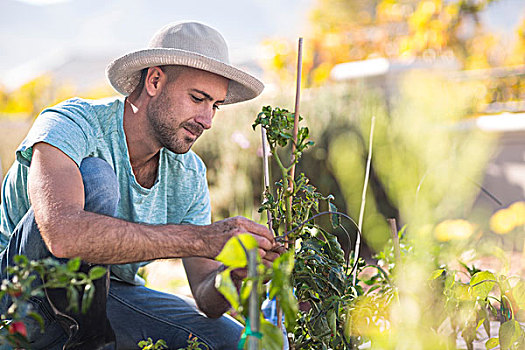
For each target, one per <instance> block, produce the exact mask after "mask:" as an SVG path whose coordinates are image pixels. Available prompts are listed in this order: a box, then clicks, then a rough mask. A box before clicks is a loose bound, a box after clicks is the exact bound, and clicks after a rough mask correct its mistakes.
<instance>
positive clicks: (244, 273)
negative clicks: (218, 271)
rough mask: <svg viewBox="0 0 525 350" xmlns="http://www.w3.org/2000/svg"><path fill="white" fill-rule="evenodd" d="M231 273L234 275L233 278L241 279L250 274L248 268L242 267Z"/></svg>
mask: <svg viewBox="0 0 525 350" xmlns="http://www.w3.org/2000/svg"><path fill="white" fill-rule="evenodd" d="M231 275H232V278H236V279H240V280H242V279H245V278H246V276H248V269H246V268H240V269H235V270H232V272H231Z"/></svg>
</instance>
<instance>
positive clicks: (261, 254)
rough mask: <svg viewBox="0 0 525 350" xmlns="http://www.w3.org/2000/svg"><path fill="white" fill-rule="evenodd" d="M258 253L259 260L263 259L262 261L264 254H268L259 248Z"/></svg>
mask: <svg viewBox="0 0 525 350" xmlns="http://www.w3.org/2000/svg"><path fill="white" fill-rule="evenodd" d="M258 251H259V256H260V257H261V258H263V259H264V257H265V256H266V254H268V252H267V251H266V250H264V249H261V248H259V249H258Z"/></svg>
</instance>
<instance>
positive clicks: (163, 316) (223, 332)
mask: <svg viewBox="0 0 525 350" xmlns="http://www.w3.org/2000/svg"><path fill="white" fill-rule="evenodd" d="M80 171H81V174H82V179H83V182H84V192H85V199H86V200H85V210H88V211H92V212H96V213H100V214H103V215H109V216H113V215H114V213H115V211H116V208H117V203H118V200H119V190H118V181H117V179H116V176H115V173H114V171H113V169H112V168H111V166H109V164H107V163H106V162H105V161H103V160H101V159H98V158H86V159H84V160H83V161H82V163H81V166H80ZM100 234H103V232H101V233H100ZM72 239H74V237H72ZM17 254H24V255H26V256H27V257H28V258H29V259H31V260H37V259H43V258H46V257H50V256H52V255H51V253H50V252H49V250H48V249H47V247H46V246H45V244H44V242H43V240H42V237H41V235H40V232H39V230H38V227H37V225H36V222H35V218H34V213H33V210H32V209H30V210H29V211H28V212H27V213H26V215H25V216H24V217H23V219H22V220H21V221H20V222H19V224H18V225H17V227H16V228H15V230H14V231H13V235H12V236H11V238H10V241H9V244H8V246H7V248H6V249H5V250H4V251H3V252H2V253H1V254H0V265H1V267H2V271H4V272H3V273H2V275H1V277H2V278H8V277H9V276H8V275H7V274H6V273H5V267H6V266H7V265H8V264H9V265H11V264H13V258H14V256H15V255H17ZM31 303H32V305H33V307H34V309H35V310H37V311H38V312H39V313H40V314H41V315H42V317H43V319H44V321H45V332H44V333H43V334H42V333H40V327H39V326H38V324H37V323H36V322H35V321H33V320H32V319H28V320H27V322H26V325H27V331H28V338H29V339H30V340H31V341H32V348H33V349H51V350H53V349H61V348H62V346H63V344H64V343H65V341H66V340H67V337H66V334H65V333H64V331H63V330H62V328H61V327H60V326H59V325H58V324H57V321H56V319H55V317H54V316H53V312H52V311H51V307H50V305H49V303H48V302H47V300H45V299H43V298H35V299H34V300H32V301H31ZM8 305H9V301H8V300H2V305H1V310H0V312H5V310H6V308H7V307H8ZM107 313H108V318H109V320H110V322H111V325H112V327H113V329H114V331H115V334H116V337H117V345H116V348H117V349H137V348H138V346H137V342H138V341H139V340H143V339H147V338H148V337H151V338H152V339H154V340H157V339H160V338H162V339H164V340H166V341H167V342H168V346H169V348H170V349H177V348H179V347H185V346H186V341H187V340H188V336H189V335H190V334H193V335H194V336H197V337H198V338H199V339H200V340H201V341H202V342H204V343H206V344H207V345H208V346H209V348H210V349H235V348H236V344H237V342H238V339H239V337H240V334H241V332H242V326H241V325H240V324H239V323H237V322H236V321H234V320H233V319H231V318H229V317H226V316H222V317H220V318H219V319H210V318H207V317H205V316H203V315H202V314H200V312H199V311H198V310H197V309H196V308H195V306H191V305H190V304H189V303H187V302H186V301H184V300H183V299H181V298H179V297H176V296H173V295H170V294H165V293H160V292H157V291H153V290H150V289H148V288H145V287H143V286H136V285H131V284H128V283H125V282H118V281H111V286H110V290H109V297H108V302H107ZM4 348H7V347H4Z"/></svg>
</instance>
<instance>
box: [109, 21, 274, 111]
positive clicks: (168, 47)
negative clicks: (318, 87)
mask: <svg viewBox="0 0 525 350" xmlns="http://www.w3.org/2000/svg"><path fill="white" fill-rule="evenodd" d="M163 65H183V66H188V67H193V68H197V69H202V70H205V71H208V72H212V73H215V74H218V75H221V76H223V77H225V78H227V79H229V80H230V83H229V86H228V94H227V95H226V100H225V102H224V103H225V104H228V103H236V102H241V101H246V100H250V99H252V98H254V97H257V96H258V95H259V94H260V93H261V92H262V90H263V88H264V85H263V83H262V82H261V81H259V80H258V79H257V78H255V77H253V76H252V75H250V74H248V73H246V72H243V71H242V70H240V69H237V68H235V67H233V66H232V65H230V60H229V58H228V47H227V45H226V41H225V40H224V38H223V37H222V36H221V34H219V32H218V31H217V30H215V29H213V28H211V27H209V26H207V25H204V24H202V23H198V22H182V23H176V24H169V25H167V26H165V27H164V28H162V29H161V30H160V31H158V32H157V33H156V34H155V35H154V36H153V38H152V39H151V41H150V43H149V47H148V48H147V49H144V50H139V51H135V52H131V53H128V54H126V55H124V56H122V57H120V58H117V59H116V60H114V61H113V62H111V63H110V64H109V65H108V66H107V68H106V75H107V77H108V79H109V82H110V83H111V86H113V88H115V90H117V91H118V92H120V93H121V94H123V95H125V96H127V95H129V94H130V93H131V92H132V91H133V90H134V89H135V87H136V86H137V84H138V83H139V80H140V72H141V70H142V69H144V68H147V67H155V66H163Z"/></svg>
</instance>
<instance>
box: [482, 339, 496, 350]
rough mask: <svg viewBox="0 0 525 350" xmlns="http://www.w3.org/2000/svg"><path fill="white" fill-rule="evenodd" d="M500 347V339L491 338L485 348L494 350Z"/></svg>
mask: <svg viewBox="0 0 525 350" xmlns="http://www.w3.org/2000/svg"><path fill="white" fill-rule="evenodd" d="M498 345H499V339H498V338H490V339H489V340H487V342H486V343H485V348H486V349H494V348H495V347H496V346H498Z"/></svg>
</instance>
